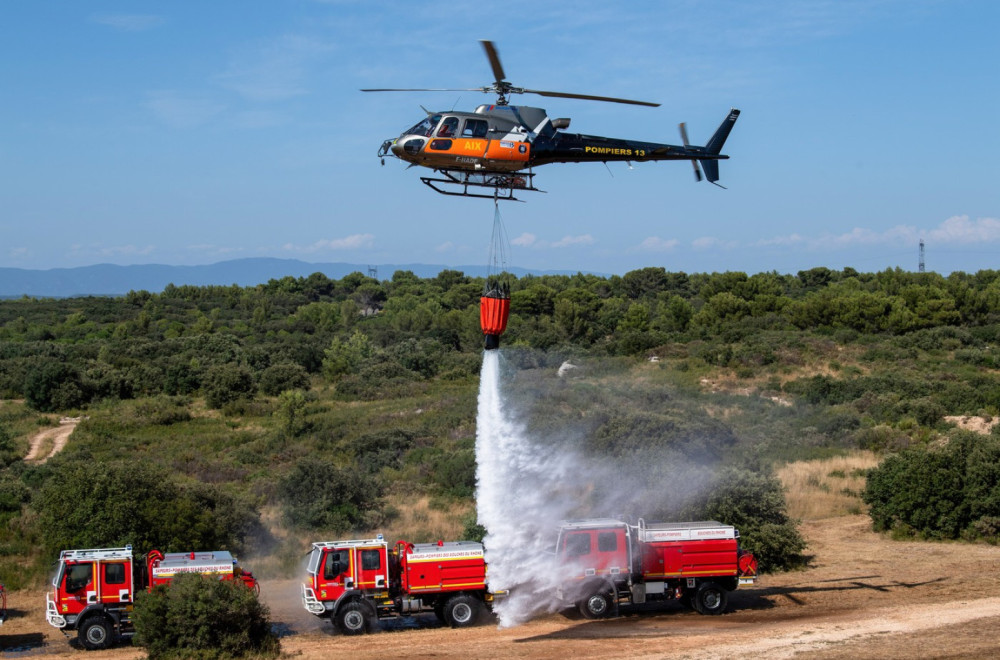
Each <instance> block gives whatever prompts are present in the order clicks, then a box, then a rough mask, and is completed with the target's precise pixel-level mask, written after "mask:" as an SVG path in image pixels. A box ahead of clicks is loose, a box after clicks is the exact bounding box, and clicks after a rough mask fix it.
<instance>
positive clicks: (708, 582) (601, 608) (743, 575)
mask: <svg viewBox="0 0 1000 660" xmlns="http://www.w3.org/2000/svg"><path fill="white" fill-rule="evenodd" d="M739 537H740V533H739V531H737V530H736V529H735V528H733V527H732V526H730V525H723V524H722V523H718V522H715V521H703V522H685V523H652V524H648V525H647V524H646V523H645V522H644V521H643V520H642V519H641V518H640V519H639V521H638V524H636V525H630V524H628V523H627V522H625V521H622V520H618V519H591V520H574V521H568V522H566V523H564V524H563V525H562V526H561V527H560V530H559V536H558V540H557V543H556V558H557V562H558V564H559V566H560V568H561V570H562V571H563V587H562V588H561V589H560V593H559V594H558V595H559V597H560V599H561V600H563V602H565V603H567V605H568V606H575V607H577V608H578V609H579V610H580V612H581V613H582V614H583V615H584V616H585V617H588V618H600V617H605V616H609V615H610V614H611V613H612V612H614V611H616V610H617V609H618V606H619V605H620V604H642V603H646V602H648V601H657V600H670V599H677V600H679V601H680V602H682V603H684V604H687V605H690V606H691V607H694V609H695V610H697V611H698V612H699V613H701V614H722V613H723V612H724V611H725V609H726V605H727V603H728V593H729V592H730V591H733V590H735V589H736V588H737V587H738V586H739V585H741V584H753V583H754V582H755V581H756V579H757V560H756V559H754V556H753V555H752V554H751V553H749V552H745V551H743V550H741V549H740V547H739Z"/></svg>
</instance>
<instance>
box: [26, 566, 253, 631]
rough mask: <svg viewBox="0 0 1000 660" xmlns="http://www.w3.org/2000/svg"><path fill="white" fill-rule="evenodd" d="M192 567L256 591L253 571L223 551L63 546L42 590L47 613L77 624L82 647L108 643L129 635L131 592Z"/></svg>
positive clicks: (64, 625)
mask: <svg viewBox="0 0 1000 660" xmlns="http://www.w3.org/2000/svg"><path fill="white" fill-rule="evenodd" d="M186 573H195V574H198V575H205V576H213V577H217V578H218V579H220V580H240V581H242V582H243V583H244V584H245V585H247V587H249V588H251V589H254V590H255V591H259V590H260V587H259V585H258V584H257V580H256V579H255V578H254V576H253V573H251V572H249V571H244V570H243V569H241V568H240V566H239V564H237V562H236V560H235V559H234V558H233V556H232V555H231V554H230V553H229V552H227V551H225V550H221V551H214V552H168V553H166V554H164V553H162V552H160V551H159V550H151V551H150V552H148V553H147V554H146V556H145V558H144V559H143V558H139V557H133V556H132V546H125V547H124V548H103V549H95V550H63V551H62V552H60V553H59V567H58V569H57V570H56V575H55V578H53V580H52V591H51V592H49V593H47V594H46V595H45V619H46V621H48V622H49V624H51V625H53V626H55V627H56V628H59V629H60V630H63V631H64V632H65V631H66V630H67V629H68V630H76V631H77V635H78V637H79V640H80V643H81V644H82V645H83V647H84V648H85V649H88V650H94V649H104V648H108V647H109V646H110V645H111V644H112V642H114V640H115V639H116V637H118V636H122V637H130V636H132V635H133V634H134V632H135V631H134V629H133V627H132V605H133V602H134V599H135V594H136V593H137V592H139V591H141V590H142V589H147V590H152V588H153V587H155V586H157V585H161V584H170V582H171V581H172V580H173V578H175V577H176V576H178V575H183V574H186Z"/></svg>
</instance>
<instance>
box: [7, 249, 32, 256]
mask: <svg viewBox="0 0 1000 660" xmlns="http://www.w3.org/2000/svg"><path fill="white" fill-rule="evenodd" d="M30 255H31V250H29V249H28V248H26V247H16V248H9V249H8V250H7V256H9V257H10V258H11V259H23V258H24V257H27V256H30Z"/></svg>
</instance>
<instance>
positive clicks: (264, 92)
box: [215, 35, 333, 101]
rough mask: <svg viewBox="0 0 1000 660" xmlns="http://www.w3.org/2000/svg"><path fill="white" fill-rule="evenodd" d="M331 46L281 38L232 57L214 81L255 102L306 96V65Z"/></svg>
mask: <svg viewBox="0 0 1000 660" xmlns="http://www.w3.org/2000/svg"><path fill="white" fill-rule="evenodd" d="M332 49H333V46H331V45H330V44H328V43H326V42H324V41H321V40H319V39H315V38H313V37H307V36H302V35H284V36H281V37H278V38H277V39H274V40H273V41H270V42H268V43H266V44H264V45H263V46H259V47H258V48H256V49H254V50H251V51H248V52H241V53H238V54H236V55H234V56H233V58H232V61H231V62H230V64H229V68H228V69H227V70H226V71H224V72H223V73H220V74H219V75H218V76H216V77H215V80H216V81H217V82H218V83H219V84H220V85H222V86H223V87H225V88H226V89H230V90H232V91H234V92H236V93H238V94H240V95H241V96H243V97H245V98H248V99H251V100H254V101H277V100H281V99H287V98H291V97H293V96H301V95H303V94H306V93H307V91H308V90H307V88H306V78H307V72H308V69H309V65H310V64H312V63H313V62H314V61H316V60H318V59H320V58H321V57H322V56H323V55H324V54H326V53H327V52H329V51H331V50H332Z"/></svg>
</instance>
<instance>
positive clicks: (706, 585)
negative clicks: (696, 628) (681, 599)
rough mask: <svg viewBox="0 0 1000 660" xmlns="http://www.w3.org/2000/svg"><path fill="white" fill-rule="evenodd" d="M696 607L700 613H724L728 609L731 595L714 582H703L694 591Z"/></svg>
mask: <svg viewBox="0 0 1000 660" xmlns="http://www.w3.org/2000/svg"><path fill="white" fill-rule="evenodd" d="M693 602H694V609H696V610H697V611H698V613H699V614H722V613H723V612H725V611H726V604H727V603H728V602H729V596H728V594H727V593H726V590H725V589H723V588H722V587H720V586H719V585H717V584H716V583H714V582H702V583H701V584H699V585H698V590H697V591H695V592H694V598H693Z"/></svg>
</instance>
